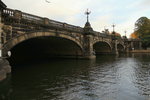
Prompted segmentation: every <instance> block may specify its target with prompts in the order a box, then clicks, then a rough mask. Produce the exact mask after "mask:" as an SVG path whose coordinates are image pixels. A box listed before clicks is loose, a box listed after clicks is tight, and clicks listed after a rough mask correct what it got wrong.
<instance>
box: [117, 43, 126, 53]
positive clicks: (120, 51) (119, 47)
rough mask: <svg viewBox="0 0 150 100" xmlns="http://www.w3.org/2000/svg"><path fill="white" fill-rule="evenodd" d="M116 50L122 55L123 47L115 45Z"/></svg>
mask: <svg viewBox="0 0 150 100" xmlns="http://www.w3.org/2000/svg"><path fill="white" fill-rule="evenodd" d="M117 49H118V52H119V53H123V52H124V47H123V45H122V44H117Z"/></svg>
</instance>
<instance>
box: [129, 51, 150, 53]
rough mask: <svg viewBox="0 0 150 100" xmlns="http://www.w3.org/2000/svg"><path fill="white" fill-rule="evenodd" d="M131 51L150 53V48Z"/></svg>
mask: <svg viewBox="0 0 150 100" xmlns="http://www.w3.org/2000/svg"><path fill="white" fill-rule="evenodd" d="M130 52H131V53H150V50H132V51H130Z"/></svg>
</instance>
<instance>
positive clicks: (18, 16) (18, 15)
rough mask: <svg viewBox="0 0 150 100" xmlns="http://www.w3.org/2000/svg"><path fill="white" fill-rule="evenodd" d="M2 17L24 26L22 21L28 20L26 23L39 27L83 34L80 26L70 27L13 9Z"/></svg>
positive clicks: (6, 10)
mask: <svg viewBox="0 0 150 100" xmlns="http://www.w3.org/2000/svg"><path fill="white" fill-rule="evenodd" d="M2 15H3V16H4V19H5V18H13V19H15V20H19V21H18V23H20V24H22V20H26V22H32V23H35V24H37V25H38V24H39V25H41V24H42V25H45V26H50V27H53V28H56V29H66V30H69V31H75V32H80V33H83V28H82V27H79V26H74V25H70V24H67V23H63V22H58V21H55V20H51V19H48V18H45V17H39V16H36V15H32V14H28V13H25V12H21V11H19V10H13V9H9V8H7V9H4V10H3V13H2Z"/></svg>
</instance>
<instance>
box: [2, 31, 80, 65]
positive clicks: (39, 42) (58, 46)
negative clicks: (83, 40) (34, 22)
mask: <svg viewBox="0 0 150 100" xmlns="http://www.w3.org/2000/svg"><path fill="white" fill-rule="evenodd" d="M8 51H11V52H12V56H11V57H10V58H9V60H10V61H12V62H13V63H15V62H22V61H26V60H28V61H31V60H33V59H39V58H58V57H59V58H61V57H63V58H79V57H81V56H82V55H83V48H82V45H81V44H80V42H79V41H78V40H77V39H75V38H73V37H71V36H68V35H64V34H59V35H58V34H56V33H50V32H36V33H29V34H24V35H21V36H18V37H16V38H14V39H11V40H9V41H8V42H7V43H6V44H5V45H4V47H3V54H5V55H7V52H8Z"/></svg>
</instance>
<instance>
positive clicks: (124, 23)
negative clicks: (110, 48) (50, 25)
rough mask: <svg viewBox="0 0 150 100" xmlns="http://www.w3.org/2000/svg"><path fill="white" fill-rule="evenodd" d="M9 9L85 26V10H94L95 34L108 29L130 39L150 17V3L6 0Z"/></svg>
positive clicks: (135, 0) (140, 0)
mask: <svg viewBox="0 0 150 100" xmlns="http://www.w3.org/2000/svg"><path fill="white" fill-rule="evenodd" d="M2 1H3V2H4V3H5V4H6V5H7V7H8V8H11V9H17V10H20V11H22V12H26V13H30V14H33V15H38V16H41V17H47V18H49V19H52V20H57V21H60V22H65V23H68V24H72V25H76V26H81V27H84V25H85V23H86V15H85V11H86V9H87V8H88V9H89V10H90V11H91V14H90V15H89V20H90V23H91V26H92V28H93V29H94V30H95V31H99V32H101V31H103V30H104V28H106V29H109V31H110V32H111V31H112V29H113V28H112V24H115V31H116V32H118V33H120V34H121V35H122V36H124V35H125V31H127V33H126V35H127V36H128V37H129V36H130V34H131V33H133V31H134V24H135V22H136V21H137V20H138V19H139V18H140V17H143V16H145V17H147V18H150V0H47V1H49V2H50V3H48V2H46V1H45V0H2Z"/></svg>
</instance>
